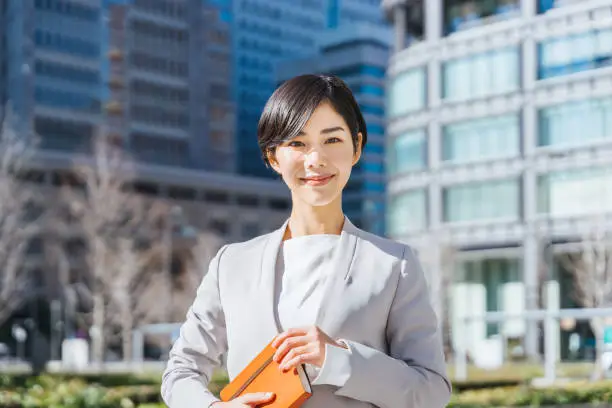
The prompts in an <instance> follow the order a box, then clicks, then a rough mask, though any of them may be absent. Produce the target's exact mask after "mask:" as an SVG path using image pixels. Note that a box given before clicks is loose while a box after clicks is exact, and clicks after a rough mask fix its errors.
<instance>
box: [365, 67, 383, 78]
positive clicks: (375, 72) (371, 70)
mask: <svg viewBox="0 0 612 408" xmlns="http://www.w3.org/2000/svg"><path fill="white" fill-rule="evenodd" d="M361 73H362V74H364V75H371V76H373V77H376V78H384V77H385V68H382V67H375V66H372V65H364V66H362V67H361Z"/></svg>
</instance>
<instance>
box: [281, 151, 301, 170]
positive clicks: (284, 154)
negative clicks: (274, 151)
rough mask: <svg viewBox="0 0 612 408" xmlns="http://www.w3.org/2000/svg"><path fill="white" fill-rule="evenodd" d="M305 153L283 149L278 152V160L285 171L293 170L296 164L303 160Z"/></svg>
mask: <svg viewBox="0 0 612 408" xmlns="http://www.w3.org/2000/svg"><path fill="white" fill-rule="evenodd" d="M303 156H304V155H303V153H301V152H298V151H295V150H291V149H282V150H281V151H279V152H278V156H277V157H278V161H279V165H280V168H281V171H282V172H283V173H285V172H287V171H291V169H293V168H294V167H295V166H297V165H299V164H300V162H301V161H302V160H303V158H304V157H303Z"/></svg>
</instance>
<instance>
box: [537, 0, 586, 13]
mask: <svg viewBox="0 0 612 408" xmlns="http://www.w3.org/2000/svg"><path fill="white" fill-rule="evenodd" d="M537 1H538V13H546V12H547V11H549V10H552V9H555V8H558V7H564V6H569V5H571V4H579V3H582V2H584V0H537Z"/></svg>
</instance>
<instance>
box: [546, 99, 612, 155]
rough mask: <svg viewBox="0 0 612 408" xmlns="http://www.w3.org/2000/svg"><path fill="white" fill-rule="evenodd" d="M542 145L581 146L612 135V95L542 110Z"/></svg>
mask: <svg viewBox="0 0 612 408" xmlns="http://www.w3.org/2000/svg"><path fill="white" fill-rule="evenodd" d="M539 129H540V131H539V140H538V145H539V146H560V147H565V146H580V145H586V144H589V143H593V142H595V141H598V140H603V139H606V138H609V137H612V98H610V97H607V98H598V99H587V100H581V101H572V102H568V103H564V104H560V105H555V106H549V107H546V108H544V109H542V110H540V112H539Z"/></svg>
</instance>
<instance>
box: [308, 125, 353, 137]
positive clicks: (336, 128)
mask: <svg viewBox="0 0 612 408" xmlns="http://www.w3.org/2000/svg"><path fill="white" fill-rule="evenodd" d="M337 131H342V132H344V128H343V127H342V126H334V127H330V128H325V129H323V130H322V131H321V134H322V135H328V134H330V133H334V132H337ZM305 134H306V133H304V132H303V131H300V133H298V136H304V135H305Z"/></svg>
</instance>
